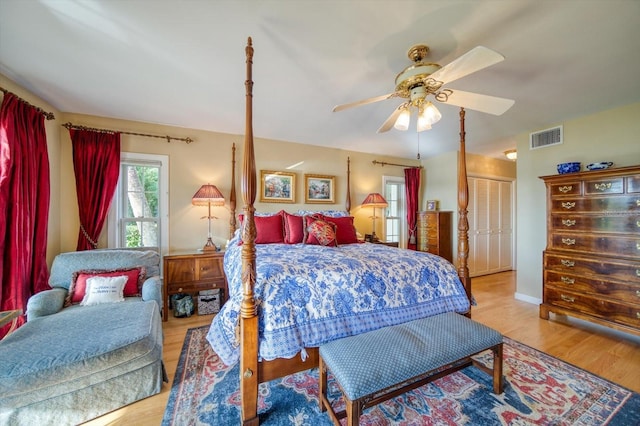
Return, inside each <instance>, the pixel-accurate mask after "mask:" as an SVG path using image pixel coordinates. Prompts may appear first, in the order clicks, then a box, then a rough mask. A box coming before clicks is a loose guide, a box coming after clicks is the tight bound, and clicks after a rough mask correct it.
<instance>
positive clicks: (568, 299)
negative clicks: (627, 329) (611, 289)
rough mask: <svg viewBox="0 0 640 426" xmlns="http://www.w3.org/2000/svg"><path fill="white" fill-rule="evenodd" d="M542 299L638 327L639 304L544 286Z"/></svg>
mask: <svg viewBox="0 0 640 426" xmlns="http://www.w3.org/2000/svg"><path fill="white" fill-rule="evenodd" d="M544 301H545V303H547V304H549V305H554V306H558V307H561V308H564V309H569V310H572V311H576V312H581V313H583V314H587V315H592V316H594V317H598V318H602V319H605V320H607V321H613V322H616V323H619V324H624V325H628V326H632V327H640V304H632V303H623V302H613V301H609V300H605V299H602V298H599V297H598V296H592V295H585V294H580V293H574V292H570V291H566V290H564V289H559V288H555V287H552V286H545V289H544Z"/></svg>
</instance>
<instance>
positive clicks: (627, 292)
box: [544, 270, 640, 305]
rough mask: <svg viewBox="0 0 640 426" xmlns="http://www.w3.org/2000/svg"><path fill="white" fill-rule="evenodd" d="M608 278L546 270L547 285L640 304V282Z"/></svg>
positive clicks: (545, 281) (545, 280) (545, 279)
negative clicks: (608, 279) (616, 280)
mask: <svg viewBox="0 0 640 426" xmlns="http://www.w3.org/2000/svg"><path fill="white" fill-rule="evenodd" d="M607 278H608V277H607V276H603V277H602V279H594V278H588V277H583V276H580V275H572V274H567V273H560V272H553V271H549V270H546V271H545V272H544V283H545V285H546V286H552V287H554V288H557V289H560V290H565V291H571V292H576V293H579V294H590V295H594V296H595V297H599V296H598V295H600V296H602V297H606V298H608V299H609V300H618V301H620V302H625V303H627V302H628V303H634V304H638V305H640V283H635V284H634V283H622V282H620V283H619V282H615V281H607Z"/></svg>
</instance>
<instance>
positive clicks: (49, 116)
mask: <svg viewBox="0 0 640 426" xmlns="http://www.w3.org/2000/svg"><path fill="white" fill-rule="evenodd" d="M0 92H2V93H4V94H5V95H6V94H7V93H11V94H12V95H13V96H15V97H16V98H18V99H20V100H21V101H22V102H24V103H25V104H27V105H29V106H30V107H33V108H35V109H36V111H38V112H39V113H40V114H42V115H44V117H45V118H46V119H47V120H55V118H56V116H55V115H53V113H52V112H47V111H45V110H43V109H42V108H40V107H37V106H35V105H33V104H30V103H29V102H27V101H25V100H24V99H22V98H21V97H20V96H18V95H16V94H15V93H13V92H10V91H9V90H7V89H5V88H4V87H2V86H0Z"/></svg>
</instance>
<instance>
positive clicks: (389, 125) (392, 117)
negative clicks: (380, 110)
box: [377, 102, 407, 133]
mask: <svg viewBox="0 0 640 426" xmlns="http://www.w3.org/2000/svg"><path fill="white" fill-rule="evenodd" d="M406 106H407V103H406V102H404V103H402V104H400V106H399V107H398V108H396V110H395V111H393V112H392V113H391V115H390V116H389V118H387V120H386V121H385V122H384V123H382V126H380V128H379V129H378V131H377V133H384V132H388V131H389V130H391V128H392V127H393V125H394V124H395V123H396V120H397V119H398V116H399V115H400V113H401V112H402V110H403V109H404V108H406Z"/></svg>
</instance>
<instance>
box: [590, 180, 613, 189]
mask: <svg viewBox="0 0 640 426" xmlns="http://www.w3.org/2000/svg"><path fill="white" fill-rule="evenodd" d="M593 186H594V187H595V188H596V189H597V190H598V191H604V190H607V189H611V182H609V183H596V184H594V185H593Z"/></svg>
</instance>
